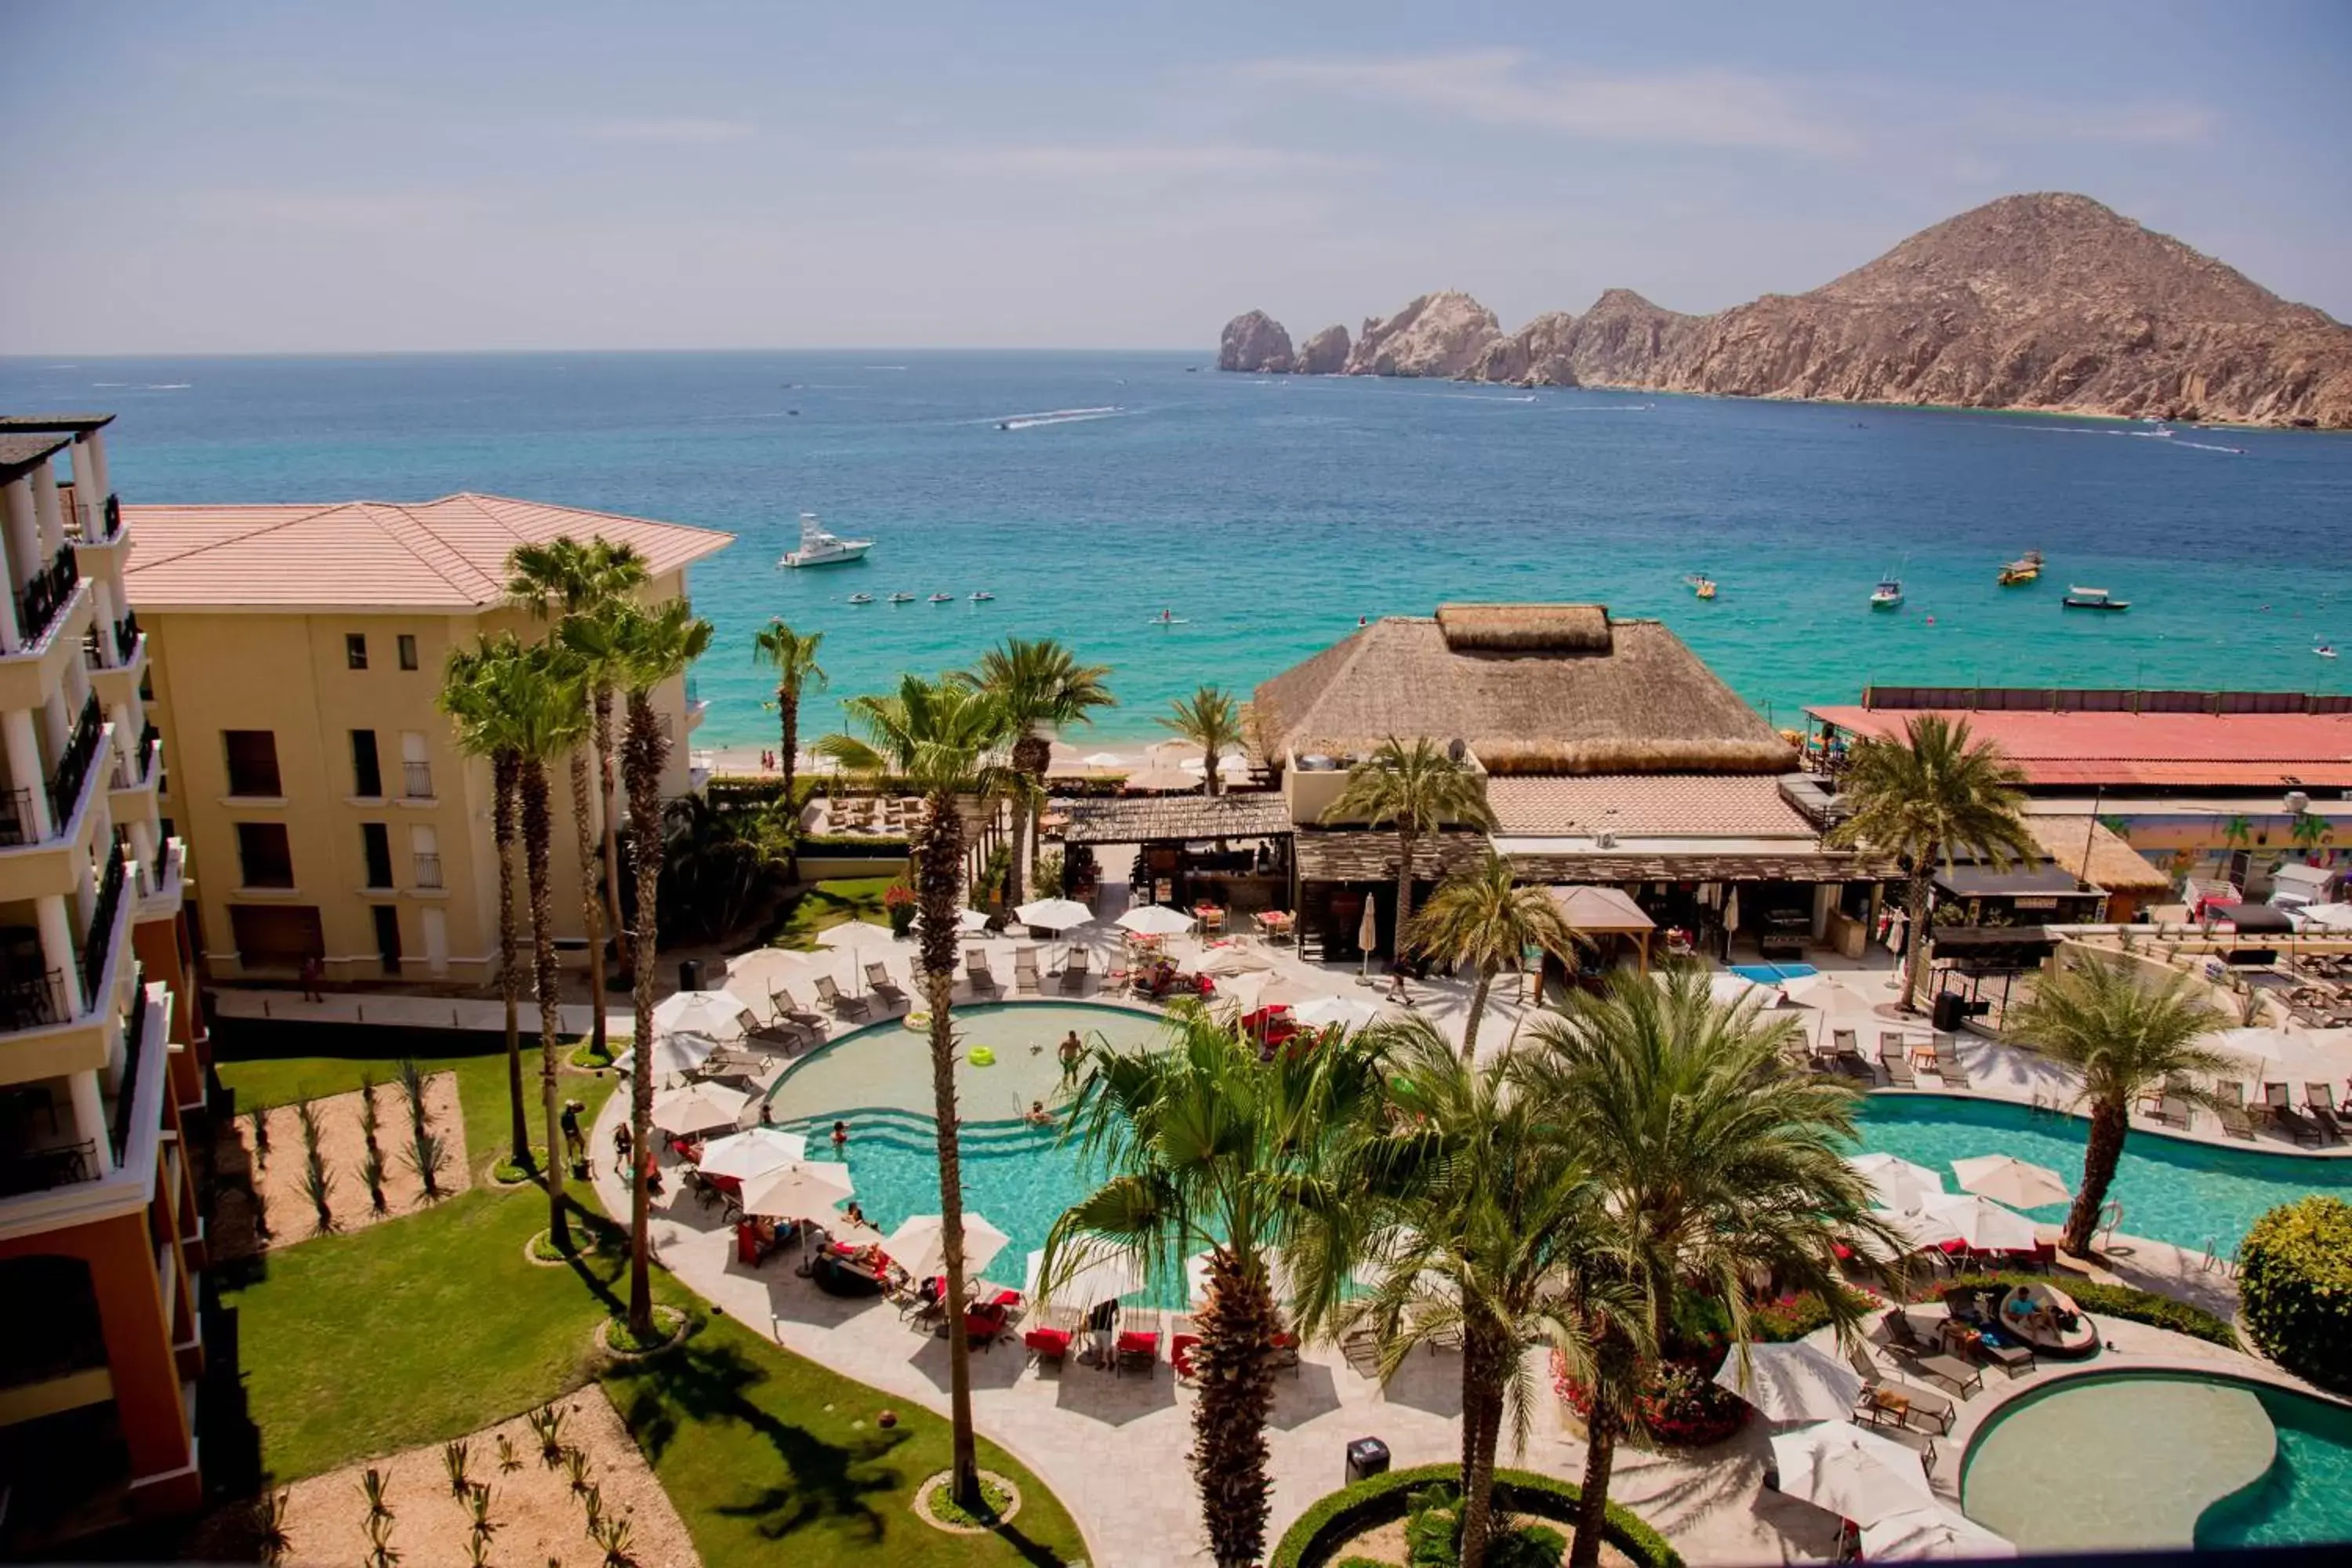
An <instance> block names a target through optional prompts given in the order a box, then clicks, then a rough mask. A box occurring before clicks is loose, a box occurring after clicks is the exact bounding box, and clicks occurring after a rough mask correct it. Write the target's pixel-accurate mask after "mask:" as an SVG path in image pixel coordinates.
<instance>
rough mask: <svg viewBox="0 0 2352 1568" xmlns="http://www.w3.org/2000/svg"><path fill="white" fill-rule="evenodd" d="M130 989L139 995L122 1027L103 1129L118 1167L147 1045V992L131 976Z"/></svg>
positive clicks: (128, 1136)
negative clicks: (118, 1072)
mask: <svg viewBox="0 0 2352 1568" xmlns="http://www.w3.org/2000/svg"><path fill="white" fill-rule="evenodd" d="M132 988H133V989H134V990H135V991H137V992H138V994H139V1002H138V1005H135V1006H133V1007H132V1008H131V1018H130V1021H129V1022H127V1023H126V1024H124V1025H123V1027H122V1082H121V1085H120V1086H119V1087H118V1088H117V1089H115V1091H114V1115H113V1117H112V1119H111V1121H110V1125H109V1126H108V1128H107V1135H108V1137H109V1138H110V1139H111V1140H112V1142H113V1144H114V1163H116V1164H118V1165H120V1164H121V1163H122V1162H123V1158H124V1156H125V1155H126V1154H127V1153H128V1152H130V1148H131V1118H132V1117H133V1116H135V1115H137V1114H138V1110H139V1069H140V1058H141V1057H142V1054H143V1053H144V1049H145V1047H146V1044H147V1013H148V1008H147V988H146V987H145V986H143V985H140V984H137V982H136V978H135V973H134V979H133V984H132Z"/></svg>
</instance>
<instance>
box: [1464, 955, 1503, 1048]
mask: <svg viewBox="0 0 2352 1568" xmlns="http://www.w3.org/2000/svg"><path fill="white" fill-rule="evenodd" d="M1494 984H1495V972H1494V971H1493V970H1491V969H1488V968H1486V967H1485V966H1483V965H1482V966H1480V968H1479V970H1478V983H1477V984H1475V985H1473V986H1472V987H1470V1011H1469V1012H1468V1013H1466V1014H1465V1015H1464V1016H1463V1019H1462V1059H1463V1060H1464V1061H1465V1062H1475V1061H1476V1060H1477V1059H1478V1020H1479V1018H1480V1017H1481V1016H1483V1015H1484V1014H1485V1013H1486V993H1487V992H1488V990H1490V989H1491V988H1492V987H1493V985H1494Z"/></svg>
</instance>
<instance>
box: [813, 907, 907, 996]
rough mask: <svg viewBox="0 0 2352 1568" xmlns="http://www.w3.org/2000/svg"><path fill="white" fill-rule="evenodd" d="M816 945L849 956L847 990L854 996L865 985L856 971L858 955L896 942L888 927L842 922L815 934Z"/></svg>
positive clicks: (858, 922)
mask: <svg viewBox="0 0 2352 1568" xmlns="http://www.w3.org/2000/svg"><path fill="white" fill-rule="evenodd" d="M816 940H817V945H818V946H820V947H829V948H832V949H834V950H835V952H845V953H847V954H849V989H850V992H851V994H853V995H854V994H856V993H857V991H858V989H859V988H860V987H861V986H862V985H863V984H865V976H864V974H863V973H860V972H859V970H858V967H857V963H858V954H860V953H861V952H876V951H877V950H878V949H883V948H887V947H890V946H892V945H893V944H894V943H896V942H898V938H897V937H895V936H892V935H891V934H890V928H889V927H888V926H877V925H868V924H867V923H866V921H842V922H841V923H840V924H839V925H837V926H827V927H825V928H824V930H823V931H819V932H817V933H816Z"/></svg>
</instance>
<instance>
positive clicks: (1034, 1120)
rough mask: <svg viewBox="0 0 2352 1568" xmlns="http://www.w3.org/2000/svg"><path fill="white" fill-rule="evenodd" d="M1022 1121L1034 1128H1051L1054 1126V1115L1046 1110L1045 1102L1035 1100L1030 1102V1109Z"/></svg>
mask: <svg viewBox="0 0 2352 1568" xmlns="http://www.w3.org/2000/svg"><path fill="white" fill-rule="evenodd" d="M1021 1120H1022V1121H1026V1122H1027V1123H1028V1124H1029V1125H1030V1126H1032V1127H1051V1126H1052V1125H1054V1113H1053V1112H1052V1111H1050V1110H1046V1109H1045V1101H1044V1100H1031V1101H1030V1102H1029V1109H1028V1110H1027V1111H1026V1112H1025V1113H1024V1115H1023V1116H1022V1118H1021Z"/></svg>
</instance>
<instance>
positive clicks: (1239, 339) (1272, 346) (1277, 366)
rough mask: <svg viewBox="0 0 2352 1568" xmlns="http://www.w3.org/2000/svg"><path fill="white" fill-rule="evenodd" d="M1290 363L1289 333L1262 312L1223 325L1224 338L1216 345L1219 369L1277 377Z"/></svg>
mask: <svg viewBox="0 0 2352 1568" xmlns="http://www.w3.org/2000/svg"><path fill="white" fill-rule="evenodd" d="M1292 363H1293V361H1292V358H1291V353H1290V334H1289V333H1288V332H1286V331H1283V330H1282V323H1281V322H1280V321H1276V320H1275V319H1274V318H1273V317H1272V316H1269V315H1267V314H1266V313H1265V311H1264V310H1252V311H1250V312H1249V313H1248V314H1247V315H1243V316H1235V317H1234V319H1233V320H1232V321H1227V322H1226V323H1225V335H1224V336H1223V338H1222V339H1221V340H1220V341H1219V342H1218V344H1217V368H1218V369H1219V370H1241V371H1248V372H1250V373H1251V374H1259V375H1264V374H1274V375H1279V374H1282V373H1284V372H1286V371H1287V370H1288V369H1290V367H1291V364H1292Z"/></svg>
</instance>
